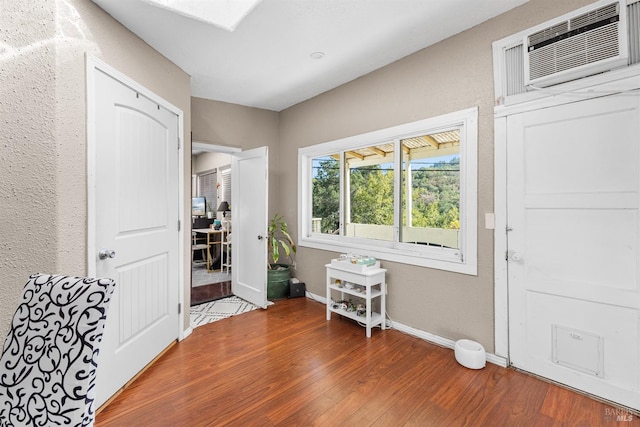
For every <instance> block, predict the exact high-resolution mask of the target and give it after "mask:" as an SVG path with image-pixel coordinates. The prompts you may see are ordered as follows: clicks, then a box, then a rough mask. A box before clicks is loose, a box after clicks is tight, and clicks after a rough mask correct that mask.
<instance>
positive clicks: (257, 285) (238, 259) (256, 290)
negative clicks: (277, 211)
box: [231, 147, 269, 308]
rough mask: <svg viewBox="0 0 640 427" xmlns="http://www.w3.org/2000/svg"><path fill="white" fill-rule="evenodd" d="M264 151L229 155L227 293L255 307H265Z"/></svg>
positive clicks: (263, 148)
mask: <svg viewBox="0 0 640 427" xmlns="http://www.w3.org/2000/svg"><path fill="white" fill-rule="evenodd" d="M268 160H269V159H268V149H267V147H260V148H254V149H252V150H247V151H242V152H240V153H236V154H233V155H232V156H231V187H232V189H231V191H232V193H233V204H232V206H231V218H232V221H233V232H232V233H231V251H232V253H231V259H233V269H232V270H231V290H232V292H233V294H234V295H236V296H239V297H240V298H242V299H245V300H247V301H249V302H251V303H253V304H255V305H257V306H258V307H262V308H266V307H267V239H266V233H267V212H268V209H267V207H268V201H269V198H268V185H269V183H268V175H269V173H268V172H269V171H268V164H269V163H268Z"/></svg>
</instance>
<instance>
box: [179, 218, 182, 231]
mask: <svg viewBox="0 0 640 427" xmlns="http://www.w3.org/2000/svg"><path fill="white" fill-rule="evenodd" d="M181 225H182V224H181V223H180V220H178V231H180V226H181Z"/></svg>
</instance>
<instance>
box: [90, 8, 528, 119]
mask: <svg viewBox="0 0 640 427" xmlns="http://www.w3.org/2000/svg"><path fill="white" fill-rule="evenodd" d="M192 1H194V2H197V1H207V0H192ZM228 1H233V0H228ZM526 1H528V0H262V1H261V2H260V3H259V4H258V5H257V6H256V7H255V8H254V9H253V10H252V11H251V12H250V13H249V14H248V15H247V16H246V17H245V18H244V20H242V21H241V22H240V24H239V25H238V26H237V28H236V29H235V31H233V32H230V31H227V30H225V29H222V28H220V27H217V26H214V25H211V24H208V23H206V22H203V21H200V20H196V19H193V18H189V17H187V16H185V15H183V14H178V13H174V12H171V11H170V10H168V9H167V8H161V7H156V6H153V5H151V4H150V3H148V2H147V1H144V0H126V1H123V0H93V2H94V3H96V4H97V5H99V6H100V7H101V8H103V9H104V10H105V11H107V12H108V13H109V14H110V15H111V16H113V17H114V18H115V19H116V20H118V21H119V22H121V23H122V24H123V25H124V26H125V27H127V28H129V29H130V30H131V31H132V32H133V33H135V34H136V35H138V36H139V37H140V38H142V39H143V40H144V41H146V42H147V43H148V44H149V45H151V46H152V47H154V48H155V49H156V50H157V51H159V52H160V53H161V54H163V55H164V56H166V57H167V58H168V59H170V60H171V61H172V62H174V63H175V64H177V65H178V66H179V67H180V68H182V69H183V70H184V71H185V72H187V73H188V74H189V75H191V90H192V95H193V96H195V97H199V98H207V99H213V100H218V101H224V102H229V103H234V104H240V105H246V106H251V107H258V108H264V109H268V110H274V111H281V110H283V109H285V108H287V107H290V106H292V105H295V104H297V103H299V102H301V101H304V100H306V99H309V98H312V97H314V96H315V95H318V94H320V93H322V92H326V91H328V90H330V89H333V88H335V87H337V86H340V85H342V84H344V83H347V82H349V81H351V80H353V79H355V78H357V77H359V76H362V75H365V74H367V73H370V72H371V71H374V70H376V69H378V68H380V67H383V66H385V65H387V64H390V63H392V62H394V61H396V60H398V59H400V58H403V57H405V56H407V55H409V54H411V53H413V52H416V51H418V50H420V49H422V48H425V47H427V46H429V45H432V44H434V43H437V42H438V41H440V40H443V39H445V38H448V37H450V36H452V35H454V34H457V33H459V32H462V31H464V30H466V29H468V28H471V27H473V26H475V25H478V24H480V23H481V22H484V21H486V20H488V19H490V18H492V17H494V16H497V15H499V14H501V13H503V12H505V11H507V10H509V9H512V8H514V7H516V6H519V5H521V4H523V3H525V2H526ZM314 52H323V53H324V57H323V58H321V59H313V58H312V57H311V54H312V53H314Z"/></svg>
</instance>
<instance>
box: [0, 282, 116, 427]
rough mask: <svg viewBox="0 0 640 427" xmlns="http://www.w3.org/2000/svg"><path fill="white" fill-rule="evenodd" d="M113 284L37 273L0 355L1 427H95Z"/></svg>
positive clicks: (25, 294) (22, 301) (28, 286)
mask: <svg viewBox="0 0 640 427" xmlns="http://www.w3.org/2000/svg"><path fill="white" fill-rule="evenodd" d="M114 287H115V282H114V281H113V280H111V279H88V278H83V277H69V276H52V275H44V274H34V275H32V276H31V277H30V278H29V281H28V282H27V284H26V285H25V287H24V290H23V292H22V299H21V300H20V303H19V306H18V309H17V310H16V312H15V314H14V316H13V320H12V323H11V330H10V331H9V335H8V336H7V339H6V341H5V343H4V347H3V350H2V357H1V358H0V426H2V427H8V426H47V427H48V426H57V425H64V426H92V425H93V422H94V415H95V414H94V411H95V408H94V396H95V378H96V369H97V356H98V350H99V347H100V342H101V340H102V332H103V329H104V323H105V319H106V315H107V309H108V307H109V301H110V299H111V296H112V294H113V290H114Z"/></svg>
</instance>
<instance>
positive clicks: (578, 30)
mask: <svg viewBox="0 0 640 427" xmlns="http://www.w3.org/2000/svg"><path fill="white" fill-rule="evenodd" d="M523 46H524V49H523V54H524V84H525V85H526V86H535V87H546V86H551V85H554V84H558V83H563V82H566V81H569V80H574V79H577V78H580V77H585V76H589V75H592V74H596V73H600V72H603V71H608V70H612V69H614V68H618V67H624V66H626V65H627V62H628V49H627V18H626V2H624V0H622V1H615V2H611V3H608V4H605V5H604V6H603V5H602V2H600V3H599V6H597V7H593V8H592V9H589V10H587V11H585V10H584V9H580V10H579V11H578V12H576V13H575V14H574V15H569V16H567V15H565V16H563V17H561V18H558V19H556V20H552V21H549V22H546V23H544V24H542V25H540V26H537V27H535V28H533V29H532V30H531V32H530V33H528V34H526V35H525V36H524V40H523Z"/></svg>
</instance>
